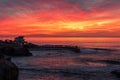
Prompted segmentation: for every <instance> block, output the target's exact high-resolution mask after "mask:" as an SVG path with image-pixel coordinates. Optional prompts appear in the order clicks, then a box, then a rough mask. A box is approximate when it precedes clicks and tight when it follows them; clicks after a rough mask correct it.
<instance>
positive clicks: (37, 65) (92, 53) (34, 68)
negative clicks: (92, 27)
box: [12, 37, 120, 80]
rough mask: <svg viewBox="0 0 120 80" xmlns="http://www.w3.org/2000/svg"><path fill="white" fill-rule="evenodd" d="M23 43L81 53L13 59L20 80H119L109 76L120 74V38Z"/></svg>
mask: <svg viewBox="0 0 120 80" xmlns="http://www.w3.org/2000/svg"><path fill="white" fill-rule="evenodd" d="M26 40H27V41H28V42H32V43H34V44H38V45H74V46H79V47H80V50H81V52H80V53H74V52H71V51H67V50H36V51H35V50H34V51H32V50H31V52H32V53H33V56H30V57H14V58H12V61H13V62H14V63H15V64H16V65H17V66H18V67H19V71H20V74H19V80H119V79H118V78H117V77H116V76H115V75H113V74H111V73H110V72H111V71H113V70H120V64H119V63H120V51H119V50H120V38H73V37H71V38H62V37H61V38H47V37H44V38H26ZM94 48H99V50H95V49H94ZM106 49H107V50H106ZM111 62H113V63H111ZM114 62H117V63H114Z"/></svg>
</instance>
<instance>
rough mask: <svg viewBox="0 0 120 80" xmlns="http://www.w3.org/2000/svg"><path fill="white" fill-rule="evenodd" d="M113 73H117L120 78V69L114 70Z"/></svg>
mask: <svg viewBox="0 0 120 80" xmlns="http://www.w3.org/2000/svg"><path fill="white" fill-rule="evenodd" d="M111 73H112V74H114V75H116V76H117V77H118V78H120V70H114V71H112V72H111Z"/></svg>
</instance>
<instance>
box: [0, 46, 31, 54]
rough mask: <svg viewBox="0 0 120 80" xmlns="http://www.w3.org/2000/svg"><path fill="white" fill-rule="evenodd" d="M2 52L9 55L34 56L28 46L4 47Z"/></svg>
mask: <svg viewBox="0 0 120 80" xmlns="http://www.w3.org/2000/svg"><path fill="white" fill-rule="evenodd" d="M0 52H1V53H3V54H4V55H8V56H32V53H30V52H29V50H28V49H27V48H26V47H8V46H7V47H2V48H0Z"/></svg>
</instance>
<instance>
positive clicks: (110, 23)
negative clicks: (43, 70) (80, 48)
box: [0, 0, 120, 37]
mask: <svg viewBox="0 0 120 80" xmlns="http://www.w3.org/2000/svg"><path fill="white" fill-rule="evenodd" d="M119 3H120V0H107V1H106V0H99V1H98V0H38V1H34V0H11V2H9V0H1V1H0V10H1V13H0V26H1V27H0V28H1V29H0V36H2V37H5V36H17V35H24V36H28V37H120V15H119V14H120V5H119Z"/></svg>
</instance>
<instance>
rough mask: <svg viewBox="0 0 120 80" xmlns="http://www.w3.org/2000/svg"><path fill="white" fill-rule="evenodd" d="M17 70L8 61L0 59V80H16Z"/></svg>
mask: <svg viewBox="0 0 120 80" xmlns="http://www.w3.org/2000/svg"><path fill="white" fill-rule="evenodd" d="M18 74H19V71H18V68H17V66H16V65H15V64H14V63H12V62H11V61H9V60H6V59H4V58H3V57H2V58H0V80H18Z"/></svg>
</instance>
